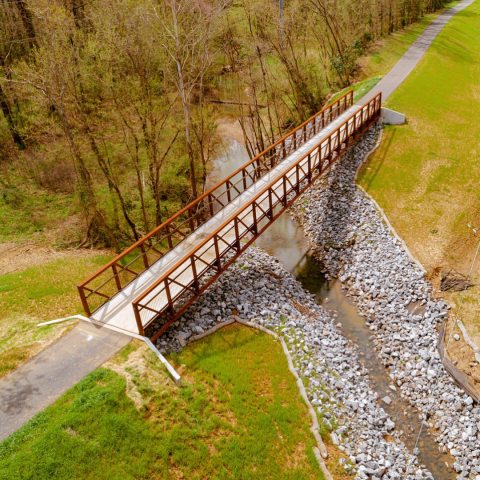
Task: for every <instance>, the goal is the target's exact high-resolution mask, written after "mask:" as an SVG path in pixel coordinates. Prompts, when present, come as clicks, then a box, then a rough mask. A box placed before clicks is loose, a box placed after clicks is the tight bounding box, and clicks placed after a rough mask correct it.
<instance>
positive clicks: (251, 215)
mask: <svg viewBox="0 0 480 480" xmlns="http://www.w3.org/2000/svg"><path fill="white" fill-rule="evenodd" d="M380 111H381V94H378V95H377V96H376V97H374V98H373V99H372V100H370V101H369V102H368V103H366V104H365V105H364V106H363V107H361V108H359V110H358V111H357V112H355V113H354V114H352V115H351V116H350V117H348V119H346V120H345V121H344V122H343V123H342V124H341V125H340V126H339V127H337V128H336V129H335V130H333V131H332V132H331V133H330V134H329V135H328V136H327V137H326V138H325V139H324V140H322V141H321V143H319V144H318V145H317V146H315V147H314V148H313V149H311V150H310V151H308V152H306V153H305V154H304V155H302V156H301V157H300V158H299V159H297V160H296V161H295V162H294V163H293V164H292V165H291V166H290V167H289V168H288V170H287V171H284V172H283V173H279V174H278V175H276V176H275V177H274V178H272V179H271V180H270V182H269V183H268V184H267V185H266V186H264V187H263V188H262V189H261V190H260V191H259V192H258V193H256V194H255V195H254V197H252V199H250V200H248V201H247V202H246V204H245V205H243V207H242V208H241V210H240V211H239V212H238V211H237V213H235V214H232V215H231V216H230V217H229V218H227V219H226V220H225V221H224V222H223V223H222V224H221V225H220V226H219V227H218V228H216V229H215V230H214V231H212V232H211V233H210V234H209V236H208V237H206V238H204V239H203V240H202V241H201V242H199V243H198V244H197V245H196V246H195V247H194V248H193V249H192V250H191V251H190V252H187V253H186V254H185V255H184V256H183V258H181V259H179V260H178V261H177V262H176V263H175V265H173V266H172V267H171V268H170V269H169V270H168V271H167V272H166V273H165V274H164V275H162V276H161V277H160V278H159V279H158V280H157V281H156V282H155V283H154V284H153V285H152V286H151V287H150V288H149V289H147V290H146V291H145V292H144V293H143V294H142V295H140V296H139V297H138V298H136V299H135V300H134V301H133V302H132V306H133V309H134V312H135V318H136V322H137V326H138V329H139V332H140V333H141V334H142V335H143V334H144V333H145V329H146V328H148V327H149V326H150V325H151V324H152V323H153V322H155V327H157V326H158V327H159V328H158V329H157V330H156V331H155V332H152V335H150V336H152V338H153V339H156V338H158V337H159V336H160V335H161V334H162V333H163V332H164V331H165V330H166V329H167V328H168V327H169V326H170V325H171V324H172V323H173V322H174V321H175V320H176V319H178V318H179V317H180V315H182V313H183V312H184V311H185V310H186V309H187V308H188V307H189V306H190V305H191V304H192V303H193V302H194V301H195V299H196V298H197V297H198V295H199V294H200V293H202V292H203V291H204V290H205V289H206V288H207V287H208V286H209V285H210V284H211V283H212V282H213V281H215V279H216V278H217V277H218V276H219V275H220V274H221V273H222V272H223V271H224V270H225V269H226V268H227V267H228V266H229V265H230V264H231V263H232V262H233V261H234V260H235V259H236V258H237V257H238V256H239V255H240V254H241V253H242V252H243V251H244V250H245V249H246V248H247V247H248V246H249V245H250V244H251V243H252V242H253V241H254V240H255V239H256V238H257V237H258V236H259V235H260V234H261V233H262V232H263V231H264V230H265V229H266V228H268V226H270V225H271V224H272V223H273V221H274V220H275V219H276V218H277V217H278V216H279V215H281V214H282V213H283V211H284V210H285V209H286V208H288V207H289V206H290V205H291V204H292V203H293V201H294V200H295V199H296V198H297V197H298V196H299V195H300V194H301V193H302V192H303V191H304V190H305V189H306V188H307V187H308V186H309V185H310V184H311V183H313V182H314V181H315V179H316V178H317V177H319V176H321V175H323V174H325V173H326V172H327V171H328V170H329V169H330V168H331V166H332V165H333V164H334V163H335V162H336V161H337V160H338V159H339V158H340V156H341V155H342V154H343V153H344V152H345V150H346V149H347V148H348V146H349V144H350V143H351V140H352V139H354V138H356V136H357V135H359V134H361V133H362V132H363V131H364V130H365V129H366V128H368V127H369V126H370V125H371V123H372V122H373V121H374V120H376V119H377V118H378V117H379V115H380Z"/></svg>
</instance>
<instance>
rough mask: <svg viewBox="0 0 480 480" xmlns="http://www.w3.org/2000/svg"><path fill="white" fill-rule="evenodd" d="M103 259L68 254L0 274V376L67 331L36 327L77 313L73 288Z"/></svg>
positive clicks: (106, 258) (103, 258)
mask: <svg viewBox="0 0 480 480" xmlns="http://www.w3.org/2000/svg"><path fill="white" fill-rule="evenodd" d="M107 260H108V257H107V256H106V255H91V254H85V255H82V254H78V253H75V254H73V253H72V255H71V256H68V255H67V256H65V258H61V259H58V260H54V261H51V262H48V263H44V264H41V265H36V266H32V267H30V268H27V269H25V270H22V271H20V272H14V273H8V274H5V275H0V311H1V312H2V316H1V320H0V377H1V376H3V375H6V374H7V373H8V372H10V371H11V370H13V369H15V368H16V367H17V366H18V365H19V364H20V363H21V362H23V361H25V360H26V359H28V358H29V357H30V356H32V355H33V354H35V353H36V352H38V350H39V349H40V348H42V346H44V345H45V344H48V343H50V342H51V341H52V340H53V339H54V338H56V337H57V336H58V335H60V334H61V333H62V332H63V331H65V329H66V328H68V326H69V324H59V325H55V326H47V327H41V328H38V327H37V324H38V323H39V322H42V321H46V320H52V319H54V318H59V317H65V316H68V315H73V314H75V313H78V312H81V311H82V307H81V305H80V298H79V296H78V292H77V289H76V285H77V284H78V283H80V281H81V280H83V279H84V278H85V277H86V276H87V275H88V274H90V273H91V272H93V271H95V270H96V269H97V268H98V267H99V266H101V265H103V264H104V263H105V262H106V261H107Z"/></svg>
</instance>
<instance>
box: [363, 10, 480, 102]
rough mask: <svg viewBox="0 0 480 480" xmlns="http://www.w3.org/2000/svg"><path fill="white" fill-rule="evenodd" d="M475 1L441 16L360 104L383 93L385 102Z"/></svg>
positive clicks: (447, 11)
mask: <svg viewBox="0 0 480 480" xmlns="http://www.w3.org/2000/svg"><path fill="white" fill-rule="evenodd" d="M474 1H475V0H463V1H461V2H459V3H457V5H455V6H454V7H452V8H449V9H448V10H446V11H445V12H444V13H442V14H441V15H439V16H438V17H437V18H436V19H435V20H434V21H433V22H432V23H431V24H430V25H429V26H428V27H427V28H426V29H425V30H424V31H423V33H422V34H421V35H420V36H419V37H418V38H417V39H416V40H415V42H413V43H412V45H411V46H410V48H409V49H408V50H407V51H406V53H405V54H404V55H403V57H402V58H401V59H400V60H399V61H398V62H397V63H396V64H395V66H394V67H393V68H392V69H391V70H390V71H389V72H388V73H387V74H386V75H385V76H384V77H383V78H382V79H381V80H380V81H379V82H378V83H377V85H376V86H375V87H373V88H372V90H370V91H369V92H368V93H367V94H366V95H365V96H364V97H362V99H361V100H360V101H359V102H358V103H365V102H368V100H370V99H371V98H373V97H374V96H375V95H376V94H377V93H379V92H382V101H383V102H384V101H385V100H386V99H387V98H388V97H389V96H390V95H391V94H392V93H393V92H394V91H395V90H396V89H397V88H398V87H399V86H400V85H401V84H402V82H403V81H404V80H405V79H406V78H407V77H408V76H409V75H410V73H411V72H412V70H413V69H414V68H415V67H416V66H417V64H418V62H419V61H420V60H421V59H422V57H423V56H424V55H425V53H426V52H427V50H428V49H429V47H430V45H431V44H432V42H433V41H434V40H435V38H436V36H437V35H438V34H439V33H440V32H441V31H442V29H443V27H444V26H445V25H446V24H447V23H448V22H449V21H450V19H451V18H452V17H453V16H454V15H456V14H457V13H458V12H460V11H462V10H463V9H465V8H466V7H468V6H469V5H471V4H472V3H473V2H474Z"/></svg>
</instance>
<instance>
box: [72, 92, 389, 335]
mask: <svg viewBox="0 0 480 480" xmlns="http://www.w3.org/2000/svg"><path fill="white" fill-rule="evenodd" d="M380 112H381V94H378V95H377V96H375V97H374V98H373V99H372V100H370V101H368V102H367V103H365V104H364V105H355V104H354V103H353V92H352V91H349V92H348V93H346V94H345V95H343V96H342V97H340V98H338V99H337V100H336V101H335V102H333V103H331V104H330V105H328V106H327V107H325V108H324V109H322V110H321V111H320V112H318V113H317V114H315V115H314V116H313V117H311V118H310V119H308V120H307V121H306V122H304V123H302V124H301V125H300V126H298V127H297V128H295V129H294V130H292V131H291V132H289V133H288V134H287V135H285V136H284V137H282V138H281V139H280V140H278V141H277V142H275V143H274V144H273V145H271V146H270V147H268V148H267V149H266V150H264V151H263V152H261V153H260V154H258V155H257V156H256V157H254V158H252V159H251V160H250V161H248V162H247V163H245V164H244V165H243V166H242V167H240V168H239V169H237V170H236V171H234V172H233V173H232V174H231V175H229V176H228V177H227V178H225V179H223V180H222V181H220V182H219V183H218V184H217V185H215V186H214V187H212V188H211V189H210V190H208V191H207V192H205V193H204V194H203V195H200V196H199V197H198V198H196V199H195V200H194V201H192V202H191V203H190V204H189V205H187V206H186V207H185V208H183V209H181V210H180V211H179V212H177V213H176V214H175V215H173V216H172V217H171V218H169V219H168V220H167V221H165V222H164V223H162V224H161V225H159V226H158V227H156V228H155V229H154V230H152V231H151V232H150V233H148V234H147V235H145V236H144V237H143V238H141V239H140V240H138V241H137V242H135V243H134V244H133V245H131V246H130V247H129V248H127V249H126V250H125V251H123V252H122V253H120V254H119V255H117V256H116V257H115V258H114V259H112V260H111V261H110V262H108V263H107V264H106V265H104V266H103V267H102V268H101V269H100V270H98V271H97V272H95V273H94V274H93V275H92V276H90V277H89V278H88V279H86V280H85V281H84V282H83V283H82V284H81V285H79V286H78V291H79V293H80V297H81V300H82V305H83V308H84V310H85V312H86V313H87V315H88V316H89V317H90V319H91V321H93V322H95V323H99V324H104V325H105V326H107V327H109V328H112V329H114V330H118V331H122V332H124V333H135V334H140V335H147V336H149V337H151V338H152V340H155V339H157V338H158V337H159V336H160V335H162V334H163V333H164V332H165V331H166V330H167V329H168V328H169V327H170V326H171V325H172V323H173V322H175V321H176V320H178V319H179V318H180V317H181V315H182V314H183V313H184V312H185V310H186V309H187V308H188V307H189V306H190V305H191V304H192V303H193V302H194V301H195V300H196V299H197V298H198V296H199V295H201V294H202V292H204V291H205V289H206V288H208V286H209V285H211V284H212V283H213V282H214V281H215V280H216V279H217V278H218V277H219V276H220V275H221V274H222V272H224V271H225V270H226V269H227V268H228V267H229V265H231V264H232V263H233V262H234V261H235V260H236V259H237V258H238V256H239V255H240V254H241V253H242V252H243V251H245V249H246V248H247V247H248V246H249V245H250V244H251V243H252V242H254V241H255V240H256V239H257V238H258V236H259V235H261V234H262V233H263V232H264V231H265V230H266V229H267V228H268V227H269V226H270V225H271V224H272V223H273V222H274V221H275V220H276V219H277V218H278V217H279V216H280V215H281V214H282V213H283V212H284V211H285V210H286V209H287V208H288V207H289V206H291V205H292V203H293V202H294V201H295V200H296V199H297V198H298V197H299V195H301V194H302V192H304V191H305V190H306V189H307V188H308V187H309V186H310V185H311V184H312V183H313V182H314V181H315V180H316V179H317V178H318V177H320V176H322V175H325V174H326V173H327V172H328V171H329V170H330V168H331V167H332V165H333V164H334V163H335V162H337V161H338V160H339V159H340V158H341V157H342V155H343V154H344V153H345V151H346V150H347V149H348V148H349V147H350V146H351V144H352V143H353V142H355V141H356V140H357V139H358V138H359V136H360V135H362V133H364V132H365V130H366V129H368V127H369V126H370V125H371V124H372V123H373V122H375V121H376V120H377V119H378V118H379V116H380Z"/></svg>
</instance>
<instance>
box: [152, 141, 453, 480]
mask: <svg viewBox="0 0 480 480" xmlns="http://www.w3.org/2000/svg"><path fill="white" fill-rule="evenodd" d="M247 159H248V157H247V154H246V152H245V151H244V149H243V147H242V145H241V144H239V143H238V142H232V143H231V144H230V145H229V146H228V148H227V149H226V153H225V155H224V156H223V157H219V159H218V160H217V162H216V165H215V169H214V171H215V172H217V175H218V177H221V176H225V175H227V174H228V173H230V172H231V171H233V170H234V169H235V168H237V167H238V166H239V165H241V164H243V163H244V162H245V161H246V160H247ZM215 180H216V178H214V179H213V181H215ZM304 204H305V200H304V199H300V200H299V201H298V203H297V205H298V206H299V208H303V207H302V205H304ZM297 213H298V212H297ZM309 245H310V241H309V240H308V239H307V238H306V236H305V234H304V232H303V229H302V228H301V227H299V226H298V224H297V223H296V222H294V221H293V220H292V219H291V218H290V216H289V214H288V213H286V214H284V215H282V216H281V217H280V218H279V219H278V220H277V221H276V222H275V223H274V224H273V225H272V226H271V227H270V228H269V229H268V230H267V231H266V232H265V233H264V234H263V235H262V236H261V237H260V238H259V239H258V240H257V243H256V246H258V247H261V248H262V249H264V250H265V251H267V252H268V253H269V254H271V255H272V256H274V257H275V258H277V259H279V260H280V262H281V263H282V264H283V267H286V269H287V270H288V271H290V272H292V273H294V274H295V275H296V276H297V278H298V280H300V282H301V283H302V284H303V286H304V287H305V288H306V289H307V290H309V291H310V292H311V293H313V294H314V296H311V295H308V294H307V293H306V292H305V290H304V289H303V288H302V287H301V286H300V284H299V283H298V282H297V281H295V280H294V283H295V291H296V293H295V295H291V294H290V292H289V290H290V289H289V290H288V291H287V292H282V288H279V286H278V285H277V286H276V290H277V295H273V296H272V295H271V292H269V295H267V296H261V297H259V296H258V295H255V293H256V292H254V291H252V290H251V288H249V287H250V286H249V285H245V284H244V282H243V281H242V280H240V279H239V278H237V280H236V281H233V282H232V280H231V278H229V277H230V276H233V277H235V276H237V277H240V278H241V277H242V276H244V275H243V274H242V270H243V269H247V270H249V269H251V268H255V269H256V270H258V271H256V272H255V275H256V276H257V277H259V278H260V280H258V278H255V279H254V280H253V282H254V283H257V284H258V282H259V284H260V285H261V287H265V286H266V284H267V283H271V279H268V277H269V276H270V272H271V270H272V268H273V267H271V266H269V267H268V268H267V269H266V271H265V269H264V268H261V266H262V264H263V266H265V264H269V263H271V262H272V261H274V260H273V259H272V258H271V257H268V256H267V259H268V261H267V260H266V259H265V258H263V257H262V255H261V254H260V252H256V251H255V250H254V249H251V250H250V251H248V252H247V253H246V254H245V255H244V256H243V257H242V259H241V260H239V261H238V262H237V265H235V266H233V267H232V268H231V269H230V270H229V271H227V272H226V273H225V274H224V275H223V276H222V277H221V278H220V279H219V280H218V282H217V283H216V284H214V286H212V287H211V289H210V290H209V291H207V292H206V293H205V295H204V296H203V297H202V299H200V300H199V301H198V302H197V304H196V305H194V307H193V308H191V309H190V310H189V312H187V314H186V315H185V317H184V321H183V322H181V323H180V324H179V326H178V327H177V328H175V329H174V330H172V331H171V332H169V334H168V335H167V337H165V338H164V339H163V340H160V342H159V346H160V348H161V349H163V350H165V349H167V348H169V347H171V346H172V345H176V347H177V348H181V347H182V346H183V345H185V344H186V342H187V341H188V339H189V337H190V336H192V335H196V334H199V333H202V332H203V331H204V330H206V329H208V328H209V327H211V326H213V325H215V324H217V323H221V322H223V321H225V320H227V319H228V318H229V317H230V316H233V315H236V314H240V315H241V316H243V317H245V318H246V319H248V320H250V321H255V322H258V323H259V324H261V325H264V326H268V327H269V328H272V329H274V330H276V331H277V333H281V334H282V335H284V338H285V340H286V342H287V344H288V345H289V347H291V350H292V356H294V358H295V357H297V358H299V360H298V361H297V362H296V367H297V369H298V371H299V373H300V374H302V373H303V375H304V383H305V385H306V387H307V391H308V393H309V397H310V400H311V401H312V403H313V404H314V405H317V406H318V409H319V414H320V415H321V417H322V418H323V420H324V421H325V422H326V423H325V425H326V427H327V428H328V429H330V430H332V440H333V441H334V443H337V444H339V447H340V448H341V449H342V450H344V451H345V452H346V453H347V457H346V459H345V460H344V461H345V465H344V466H345V468H346V469H347V470H355V471H356V473H357V477H358V478H386V479H387V478H412V479H413V478H419V479H420V478H432V476H431V473H430V472H432V473H434V476H435V478H437V479H450V478H452V474H451V473H450V472H449V471H448V469H447V468H446V467H445V462H449V463H451V459H450V458H449V457H448V456H442V455H441V454H440V453H439V451H438V448H437V446H436V444H435V442H434V441H433V438H432V436H431V434H430V432H429V430H428V429H427V428H423V427H422V428H420V426H421V425H422V422H421V420H419V418H418V412H417V411H416V410H414V409H412V408H411V406H410V405H409V404H408V403H407V402H405V399H404V398H403V397H402V396H400V395H399V392H398V391H397V389H396V388H397V387H396V386H395V385H393V384H392V382H391V379H390V378H389V377H388V374H387V371H386V369H385V368H384V367H383V366H382V365H381V363H380V362H379V361H378V357H377V355H376V353H375V352H374V346H373V343H372V340H371V338H370V332H369V330H368V327H367V326H366V324H365V321H364V319H363V318H362V317H360V315H359V314H358V311H357V310H356V308H355V306H354V305H353V304H352V303H351V302H350V300H349V299H347V297H346V296H345V293H344V292H343V290H342V288H341V286H340V284H339V282H329V281H328V279H327V278H326V277H325V276H324V275H323V274H322V273H321V267H320V266H319V264H318V263H317V262H315V261H314V260H313V258H312V257H311V256H310V255H309V254H308V252H309ZM248 255H250V256H251V255H254V261H253V263H252V262H251V261H249V260H250V258H251V257H249V256H248ZM244 258H247V259H249V260H247V262H246V263H245V261H244ZM257 264H258V265H257ZM254 265H255V267H253V266H254ZM257 267H258V268H257ZM283 267H282V268H280V270H281V277H282V278H285V277H287V278H288V277H289V275H288V273H287V272H286V271H285V270H284V268H283ZM239 269H240V271H239ZM274 283H275V282H274ZM276 283H278V282H276ZM239 285H241V288H240V289H239ZM273 287H275V285H273ZM254 290H255V289H254ZM261 290H262V288H260V291H261ZM269 290H271V289H269ZM252 295H254V301H252V298H251V297H252ZM285 295H286V297H287V298H289V299H290V300H286V301H285V300H283V302H282V299H283V298H284V297H285ZM220 298H221V299H222V300H223V301H219V299H220ZM307 298H308V301H307ZM312 301H313V302H315V301H316V303H317V304H319V305H322V304H323V305H324V306H325V307H326V309H327V310H325V309H324V308H322V307H319V306H318V305H316V308H315V309H312V308H311V306H306V305H309V304H311V303H312ZM271 302H273V303H271ZM285 302H286V303H285ZM284 303H285V305H284ZM289 306H290V307H293V308H288V307H289ZM285 307H286V308H287V312H284V309H285ZM319 312H320V313H319ZM298 316H300V318H301V321H300V322H297V321H296V320H295V318H296V317H298ZM305 317H307V319H308V318H309V319H310V320H309V322H308V323H310V324H311V323H312V322H313V323H314V324H315V326H314V327H313V335H314V337H313V338H311V337H310V335H311V332H310V330H311V329H312V327H311V326H310V325H306V324H305ZM292 318H293V320H292ZM286 319H289V321H288V322H286ZM285 325H286V326H285ZM327 326H328V328H327ZM319 329H321V335H320V334H319ZM279 331H280V332H279ZM319 336H322V337H323V338H321V339H320V338H319ZM347 339H348V340H349V341H347ZM307 345H308V347H307ZM299 346H301V349H300V352H299V351H298V347H299ZM311 347H313V350H314V353H313V357H310V355H311V354H310V348H311ZM319 347H320V348H319ZM305 349H307V351H308V352H309V356H307V357H308V358H305ZM331 349H333V351H334V353H332V351H331ZM329 350H330V351H329ZM331 362H333V363H337V362H339V363H340V364H341V365H342V366H343V367H344V368H346V369H347V370H348V371H349V375H347V376H346V377H345V372H344V371H342V372H341V373H340V375H339V376H340V378H341V379H342V381H339V380H338V378H336V375H335V372H332V370H331V366H330V363H331ZM362 365H363V366H366V367H367V368H366V369H365V368H364V367H362ZM326 367H327V368H326ZM352 372H354V374H353V378H352ZM332 374H333V380H332ZM337 375H338V374H337ZM312 377H314V378H312ZM359 379H361V380H362V381H361V382H360V381H359ZM345 380H346V381H345ZM332 382H333V387H334V388H335V389H337V390H338V389H340V390H342V391H341V392H335V393H333V391H332V390H331V387H332ZM348 382H350V383H348ZM357 382H358V383H357ZM340 383H341V385H340ZM372 387H373V389H372ZM325 388H327V389H328V391H329V394H328V395H325V393H324V390H325ZM319 391H320V393H319ZM358 399H360V402H359V401H358ZM380 399H381V400H380ZM345 409H346V410H347V413H346V414H345V411H344V410H345ZM372 412H373V414H372ZM337 417H338V418H337ZM337 421H338V422H339V424H338V425H337V424H336V422H337ZM396 425H400V426H401V427H400V428H398V427H397V428H396ZM359 432H362V433H361V436H360V438H359V437H358V433H359ZM391 442H393V443H394V444H395V445H394V446H392V445H389V444H390V443H391ZM405 445H407V446H408V450H407V449H406V447H405ZM409 451H410V452H413V451H415V453H416V454H418V459H419V461H420V463H423V464H425V465H427V467H428V469H429V470H430V472H429V471H428V470H427V469H425V468H422V467H420V466H419V464H418V463H417V456H412V455H411V454H410V453H409ZM407 471H408V473H407Z"/></svg>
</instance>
